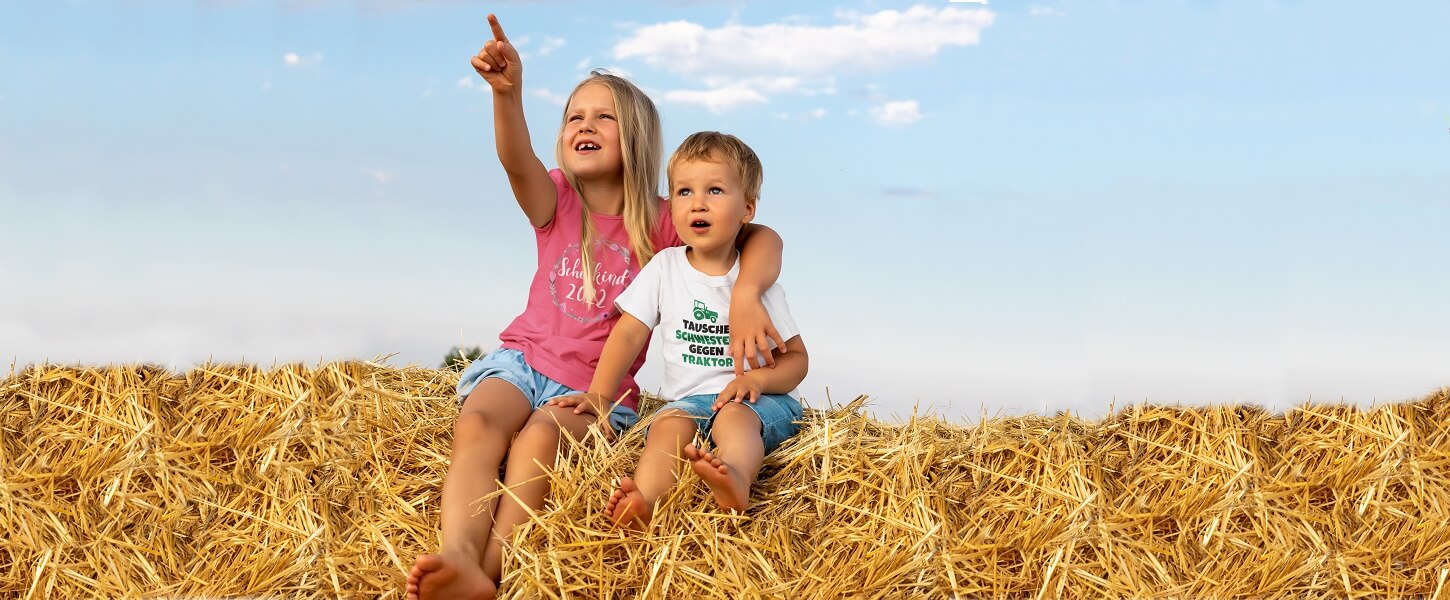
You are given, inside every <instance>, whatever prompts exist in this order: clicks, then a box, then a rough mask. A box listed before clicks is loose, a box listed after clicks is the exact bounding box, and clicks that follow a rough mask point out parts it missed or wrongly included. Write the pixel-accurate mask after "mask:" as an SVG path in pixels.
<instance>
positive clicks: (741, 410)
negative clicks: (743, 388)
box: [715, 402, 760, 420]
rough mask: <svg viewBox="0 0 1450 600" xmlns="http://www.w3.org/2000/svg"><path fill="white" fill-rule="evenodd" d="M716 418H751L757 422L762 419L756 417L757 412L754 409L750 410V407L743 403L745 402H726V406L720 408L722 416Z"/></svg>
mask: <svg viewBox="0 0 1450 600" xmlns="http://www.w3.org/2000/svg"><path fill="white" fill-rule="evenodd" d="M715 418H716V419H721V418H728V419H743V418H750V419H756V420H759V419H760V417H757V416H755V410H754V409H752V408H750V407H749V406H746V405H745V403H743V402H726V403H725V406H722V407H720V416H718V417H715Z"/></svg>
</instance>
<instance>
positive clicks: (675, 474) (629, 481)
mask: <svg viewBox="0 0 1450 600" xmlns="http://www.w3.org/2000/svg"><path fill="white" fill-rule="evenodd" d="M698 430H699V426H698V425H696V424H695V419H694V418H692V417H691V416H690V414H689V413H687V412H684V411H682V410H677V409H668V410H665V411H663V412H661V413H660V415H659V416H657V417H655V420H654V422H653V423H651V424H650V426H649V435H648V436H647V437H645V441H644V452H643V453H642V454H640V457H639V465H638V466H636V467H635V469H634V477H633V478H630V477H624V478H622V479H620V481H619V489H617V490H615V491H614V493H613V494H611V495H610V496H609V504H608V505H607V507H606V509H605V512H607V513H608V514H609V516H610V518H611V519H613V520H614V522H615V523H616V524H619V525H625V526H630V527H642V526H644V525H647V524H649V521H650V518H651V517H653V516H654V506H655V502H656V501H658V500H659V498H660V496H663V495H665V493H666V492H668V491H670V488H672V487H674V486H675V482H677V481H679V480H680V452H681V450H682V449H683V448H684V447H685V445H686V444H688V443H690V440H691V439H694V437H695V432H696V431H698Z"/></svg>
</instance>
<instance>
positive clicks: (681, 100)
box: [664, 87, 767, 113]
mask: <svg viewBox="0 0 1450 600" xmlns="http://www.w3.org/2000/svg"><path fill="white" fill-rule="evenodd" d="M664 100H665V102H673V103H676V104H694V105H697V106H703V107H705V108H706V109H708V110H709V111H710V112H715V113H719V112H725V111H727V110H730V109H732V108H738V107H741V106H745V105H749V104H765V103H766V102H767V100H766V98H765V96H763V95H761V94H760V92H757V91H755V90H752V89H747V88H740V87H733V88H724V89H718V90H672V91H668V92H665V94H664Z"/></svg>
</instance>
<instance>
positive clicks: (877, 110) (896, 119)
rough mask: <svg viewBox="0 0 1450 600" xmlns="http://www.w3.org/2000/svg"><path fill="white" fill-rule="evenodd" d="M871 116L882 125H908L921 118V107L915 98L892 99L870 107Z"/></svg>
mask: <svg viewBox="0 0 1450 600" xmlns="http://www.w3.org/2000/svg"><path fill="white" fill-rule="evenodd" d="M871 118H872V119H874V120H875V121H876V122H877V123H880V124H882V125H887V126H892V125H910V124H912V123H915V122H917V121H919V120H921V107H920V106H918V105H917V103H916V101H915V100H893V101H891V102H887V103H885V104H882V105H880V106H876V107H872V108H871Z"/></svg>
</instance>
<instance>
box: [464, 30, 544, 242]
mask: <svg viewBox="0 0 1450 600" xmlns="http://www.w3.org/2000/svg"><path fill="white" fill-rule="evenodd" d="M488 24H489V27H491V28H492V29H493V39H491V40H489V41H488V43H486V44H484V46H483V50H480V51H479V52H478V55H477V56H474V57H473V61H472V62H473V69H474V70H475V71H478V74H479V75H481V76H482V77H483V79H484V81H487V82H488V86H489V87H490V88H492V89H493V134H494V142H495V144H496V145H497V147H498V161H499V162H500V163H502V164H503V170H504V172H506V173H508V177H509V186H510V187H512V188H513V190H514V198H515V199H517V200H518V202H519V208H522V209H523V210H524V214H525V215H527V216H528V217H529V222H530V223H532V224H533V225H534V227H543V226H545V225H548V224H549V222H550V221H553V220H554V208H555V202H556V199H555V197H556V194H555V191H554V182H553V180H551V179H549V170H548V169H546V168H545V167H544V163H543V162H542V161H540V160H539V157H538V155H536V154H534V147H533V144H532V142H530V141H529V126H528V124H527V123H525V122H524V97H523V87H524V67H523V63H521V62H520V61H519V51H518V49H516V48H514V45H513V44H511V43H509V41H508V36H506V35H504V32H503V26H502V25H499V23H498V17H496V16H494V15H491V14H490V15H488Z"/></svg>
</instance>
